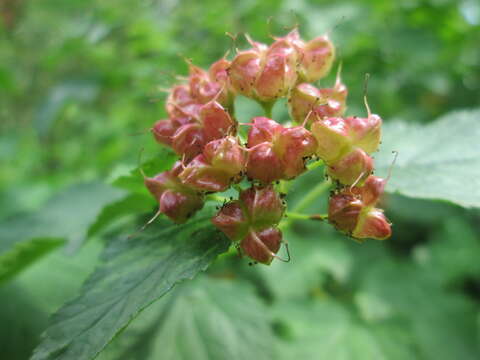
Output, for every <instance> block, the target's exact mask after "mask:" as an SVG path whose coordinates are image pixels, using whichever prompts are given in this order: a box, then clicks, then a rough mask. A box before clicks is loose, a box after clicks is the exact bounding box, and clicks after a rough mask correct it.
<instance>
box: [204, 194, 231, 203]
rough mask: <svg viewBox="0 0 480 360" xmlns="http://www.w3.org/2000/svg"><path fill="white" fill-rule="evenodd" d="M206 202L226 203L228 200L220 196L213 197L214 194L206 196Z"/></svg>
mask: <svg viewBox="0 0 480 360" xmlns="http://www.w3.org/2000/svg"><path fill="white" fill-rule="evenodd" d="M206 200H207V201H218V202H224V201H228V199H227V198H226V197H223V196H220V195H215V194H210V195H207V198H206Z"/></svg>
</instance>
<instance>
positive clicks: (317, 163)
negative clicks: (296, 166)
mask: <svg viewBox="0 0 480 360" xmlns="http://www.w3.org/2000/svg"><path fill="white" fill-rule="evenodd" d="M323 164H324V162H323V160H321V159H320V160H317V161H314V162H312V163H310V164H308V165H307V169H308V171H310V170H313V169H316V168H318V167H320V166H322V165H323Z"/></svg>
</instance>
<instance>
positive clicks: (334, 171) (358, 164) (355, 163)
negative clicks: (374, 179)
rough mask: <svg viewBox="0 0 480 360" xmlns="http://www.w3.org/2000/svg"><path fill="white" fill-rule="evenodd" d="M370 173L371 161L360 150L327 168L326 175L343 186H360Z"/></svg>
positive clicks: (371, 169)
mask: <svg viewBox="0 0 480 360" xmlns="http://www.w3.org/2000/svg"><path fill="white" fill-rule="evenodd" d="M372 172H373V160H372V158H371V157H370V156H368V155H367V154H366V153H365V151H363V150H362V149H360V148H356V149H354V150H352V151H351V152H349V153H348V154H347V155H345V156H343V157H342V158H341V159H340V160H337V161H335V162H332V163H329V165H328V167H327V174H328V175H329V176H331V177H332V178H333V179H335V180H337V181H339V182H340V183H341V184H344V185H357V184H358V185H362V184H363V183H364V181H365V180H366V179H367V178H368V177H369V176H370V174H371V173H372Z"/></svg>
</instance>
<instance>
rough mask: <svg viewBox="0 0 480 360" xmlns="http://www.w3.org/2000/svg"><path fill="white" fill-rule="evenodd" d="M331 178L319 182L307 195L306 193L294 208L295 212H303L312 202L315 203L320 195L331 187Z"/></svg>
mask: <svg viewBox="0 0 480 360" xmlns="http://www.w3.org/2000/svg"><path fill="white" fill-rule="evenodd" d="M331 184H332V183H331V181H330V180H325V181H324V182H321V183H319V184H318V185H317V186H315V187H314V188H313V189H312V190H310V191H309V192H308V193H307V195H305V196H304V197H303V198H302V200H300V202H299V203H298V204H297V205H296V206H295V207H294V208H293V212H301V211H303V210H305V208H307V207H308V206H310V204H311V203H313V202H314V201H315V200H316V199H317V198H318V197H319V196H320V195H322V194H323V193H324V192H325V191H327V190H328V189H329V188H330V185H331Z"/></svg>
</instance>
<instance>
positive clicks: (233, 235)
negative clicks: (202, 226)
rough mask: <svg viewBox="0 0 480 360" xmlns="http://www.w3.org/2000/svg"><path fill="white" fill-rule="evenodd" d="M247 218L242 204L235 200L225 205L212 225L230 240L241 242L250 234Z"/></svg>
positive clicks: (214, 218)
mask: <svg viewBox="0 0 480 360" xmlns="http://www.w3.org/2000/svg"><path fill="white" fill-rule="evenodd" d="M247 216H248V214H247V213H246V212H245V211H244V209H243V208H242V206H241V202H240V201H239V200H235V201H231V202H229V203H228V204H225V205H223V207H222V208H221V209H220V211H219V212H218V213H217V215H215V216H214V217H213V218H212V223H213V225H215V226H216V227H217V228H218V229H219V230H221V231H222V232H223V233H224V234H225V235H226V236H227V237H228V238H229V239H230V240H232V241H240V240H241V239H242V238H243V237H244V236H246V234H247V232H248V227H249V222H248V217H247Z"/></svg>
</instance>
